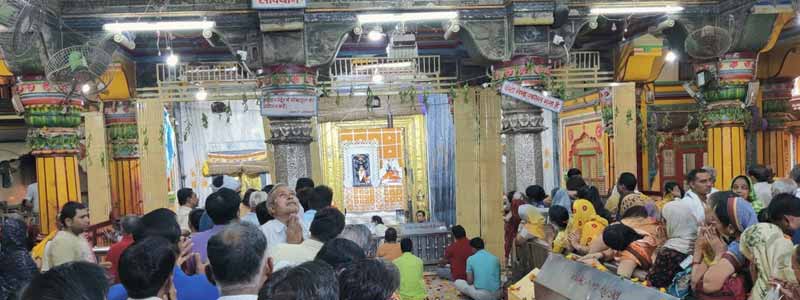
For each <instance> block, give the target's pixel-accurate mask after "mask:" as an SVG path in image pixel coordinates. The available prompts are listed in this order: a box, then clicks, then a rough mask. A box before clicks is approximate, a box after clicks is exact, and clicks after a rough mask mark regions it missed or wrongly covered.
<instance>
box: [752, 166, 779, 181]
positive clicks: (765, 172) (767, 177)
mask: <svg viewBox="0 0 800 300" xmlns="http://www.w3.org/2000/svg"><path fill="white" fill-rule="evenodd" d="M747 175H750V176H751V177H753V178H755V179H756V181H757V182H772V176H773V174H772V170H771V169H770V168H768V167H766V166H762V165H755V166H752V167H750V169H749V170H748V171H747Z"/></svg>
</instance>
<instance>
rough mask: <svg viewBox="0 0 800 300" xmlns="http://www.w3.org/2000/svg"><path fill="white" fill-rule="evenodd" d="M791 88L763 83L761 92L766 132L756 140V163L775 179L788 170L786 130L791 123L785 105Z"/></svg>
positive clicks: (788, 84)
mask: <svg viewBox="0 0 800 300" xmlns="http://www.w3.org/2000/svg"><path fill="white" fill-rule="evenodd" d="M792 85H793V84H792V82H791V81H788V80H773V81H767V82H764V84H763V86H762V89H761V91H762V99H763V103H762V107H761V112H762V116H763V118H764V119H765V120H766V121H767V128H766V131H765V132H764V134H763V138H761V139H759V143H760V144H761V145H760V147H759V153H758V154H757V155H758V163H759V164H762V165H766V166H770V167H771V168H772V170H773V171H774V172H775V175H776V176H777V177H783V176H785V175H786V174H788V173H789V171H790V170H791V169H792V164H791V163H792V162H791V157H792V155H791V143H792V134H791V133H790V132H789V128H788V125H789V124H788V122H790V121H791V120H792V115H791V109H792V108H791V106H790V105H789V99H790V98H791V97H792Z"/></svg>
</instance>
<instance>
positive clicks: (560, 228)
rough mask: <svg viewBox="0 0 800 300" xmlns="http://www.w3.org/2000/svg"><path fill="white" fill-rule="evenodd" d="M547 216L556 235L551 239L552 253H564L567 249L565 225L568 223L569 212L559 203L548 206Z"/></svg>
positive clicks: (567, 241)
mask: <svg viewBox="0 0 800 300" xmlns="http://www.w3.org/2000/svg"><path fill="white" fill-rule="evenodd" d="M547 216H548V217H549V218H550V224H553V227H554V229H555V230H556V232H557V233H556V237H555V239H553V253H560V254H564V252H566V250H567V243H569V240H568V239H567V235H568V233H567V226H568V225H569V212H568V211H567V209H566V208H564V207H563V206H559V205H554V206H550V209H549V210H548V211H547Z"/></svg>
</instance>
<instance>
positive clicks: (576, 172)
mask: <svg viewBox="0 0 800 300" xmlns="http://www.w3.org/2000/svg"><path fill="white" fill-rule="evenodd" d="M575 176H583V173H581V170H580V169H578V168H572V169H569V170H568V171H567V178H572V177H575Z"/></svg>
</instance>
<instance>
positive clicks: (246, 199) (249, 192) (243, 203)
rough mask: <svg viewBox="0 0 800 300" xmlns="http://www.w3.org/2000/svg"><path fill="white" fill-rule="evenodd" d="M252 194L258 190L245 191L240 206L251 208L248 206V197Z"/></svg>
mask: <svg viewBox="0 0 800 300" xmlns="http://www.w3.org/2000/svg"><path fill="white" fill-rule="evenodd" d="M254 192H258V190H257V189H247V191H245V192H244V196H243V197H242V205H244V206H247V208H253V207H252V206H250V196H252V195H253V193H254Z"/></svg>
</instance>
